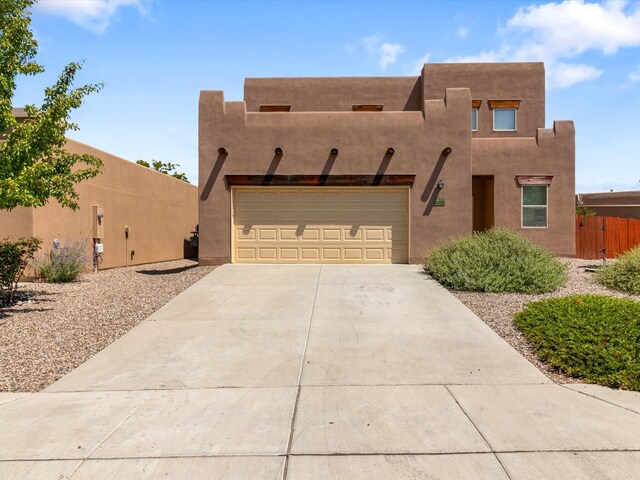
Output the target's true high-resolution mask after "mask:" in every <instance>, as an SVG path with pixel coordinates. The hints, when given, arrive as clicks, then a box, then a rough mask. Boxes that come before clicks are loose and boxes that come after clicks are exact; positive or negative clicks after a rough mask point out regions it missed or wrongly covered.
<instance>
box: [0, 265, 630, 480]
mask: <svg viewBox="0 0 640 480" xmlns="http://www.w3.org/2000/svg"><path fill="white" fill-rule="evenodd" d="M0 478H11V479H21V478H34V479H49V478H50V479H60V478H72V479H74V480H78V479H122V478H145V479H147V478H149V479H151V478H185V479H186V478H189V479H196V480H199V479H234V480H235V479H263V478H264V479H283V478H286V479H289V480H302V479H364V478H366V479H389V478H392V479H415V478H429V479H463V478H473V479H500V478H502V479H508V478H510V479H512V480H516V479H541V478H544V479H563V480H566V479H609V478H610V479H614V478H625V479H634V478H638V479H640V394H636V393H633V392H616V391H612V390H609V389H605V388H602V387H595V386H588V385H572V386H559V385H554V384H553V383H551V382H550V381H549V380H548V379H547V378H546V377H545V376H544V375H542V374H541V373H540V372H539V371H538V370H537V369H536V368H535V367H533V366H532V365H531V364H530V363H528V362H527V361H526V360H525V359H524V358H522V357H521V356H520V355H519V354H518V353H517V352H516V351H515V350H513V349H512V348H511V347H510V346H509V345H507V344H506V343H505V342H504V341H503V340H502V339H501V338H499V337H498V336H497V335H496V334H495V333H494V332H493V331H491V330H490V329H489V328H488V327H487V326H486V325H485V324H484V323H483V322H482V321H480V320H479V319H478V318H477V317H476V316H475V315H473V314H472V313H471V312H470V311H469V310H468V309H467V308H466V307H464V306H463V305H462V304H461V303H460V302H458V300H456V299H455V298H454V297H453V296H452V295H450V294H449V293H448V292H447V291H446V290H445V289H443V288H442V287H440V286H439V285H438V284H437V283H436V282H434V281H433V280H431V279H430V278H429V277H427V276H425V275H423V274H421V273H420V270H419V268H418V267H416V266H411V265H394V266H355V265H336V266H333V265H323V266H319V265H307V266H305V265H291V266H275V265H273V266H270V265H225V266H223V267H220V268H218V269H216V270H214V271H213V272H212V273H211V274H210V275H208V276H207V277H205V278H204V279H203V280H201V281H200V282H198V283H197V284H195V285H194V286H192V287H191V288H189V289H188V290H186V291H185V292H183V293H182V294H181V295H179V296H178V297H176V298H175V299H174V300H173V301H171V302H170V303H169V304H167V305H165V306H164V307H163V308H161V309H160V310H159V311H157V312H156V313H154V314H153V315H152V316H151V317H150V318H149V319H148V320H147V321H146V322H143V323H142V324H140V325H139V326H137V327H136V328H134V329H133V330H131V331H130V332H129V333H128V334H126V335H125V336H124V337H122V338H121V339H120V340H118V341H117V342H115V343H114V344H112V345H111V346H109V347H108V348H106V349H105V350H104V351H102V352H101V353H99V354H98V355H96V356H95V357H93V358H92V359H91V360H89V361H88V362H86V363H85V364H83V365H81V366H80V367H79V368H77V369H76V370H74V371H73V372H71V373H70V374H68V375H67V376H65V377H64V378H62V379H61V380H60V381H58V382H57V383H56V384H54V385H52V386H51V387H49V388H48V389H47V390H46V391H44V392H41V393H38V394H31V395H25V394H0Z"/></svg>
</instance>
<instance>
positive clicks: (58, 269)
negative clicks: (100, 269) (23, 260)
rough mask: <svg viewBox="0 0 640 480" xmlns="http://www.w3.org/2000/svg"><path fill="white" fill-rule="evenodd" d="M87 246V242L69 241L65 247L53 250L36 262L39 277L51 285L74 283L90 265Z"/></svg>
mask: <svg viewBox="0 0 640 480" xmlns="http://www.w3.org/2000/svg"><path fill="white" fill-rule="evenodd" d="M87 245H88V241H87V240H67V242H66V244H65V245H64V246H61V247H59V248H53V249H51V251H50V252H49V254H48V255H44V256H42V257H40V258H38V259H36V260H35V262H34V266H35V269H36V272H37V273H38V276H39V277H41V278H42V279H43V280H44V281H45V282H49V283H64V282H72V281H73V280H75V279H76V278H78V275H80V273H82V272H83V271H84V270H85V269H86V268H87V267H88V265H89V260H90V258H89V253H88V248H87Z"/></svg>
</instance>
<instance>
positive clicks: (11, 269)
mask: <svg viewBox="0 0 640 480" xmlns="http://www.w3.org/2000/svg"><path fill="white" fill-rule="evenodd" d="M41 243H42V240H40V239H39V238H35V237H29V238H19V239H18V240H16V241H10V240H8V239H6V238H5V239H4V240H2V241H1V242H0V307H6V306H10V305H13V301H14V295H15V293H16V290H17V289H18V282H19V281H20V279H21V278H22V275H24V270H25V268H27V265H28V264H29V260H31V259H32V258H33V256H34V255H35V253H36V252H37V251H38V249H39V248H40V244H41Z"/></svg>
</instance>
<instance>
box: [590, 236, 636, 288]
mask: <svg viewBox="0 0 640 480" xmlns="http://www.w3.org/2000/svg"><path fill="white" fill-rule="evenodd" d="M595 278H596V281H598V282H599V283H601V284H602V285H604V286H606V287H609V288H613V289H614V290H620V291H621V292H627V293H633V294H636V295H638V294H640V245H638V246H637V247H636V248H634V249H633V250H629V251H628V252H627V253H625V254H624V255H620V256H619V257H618V258H617V260H616V262H615V263H612V264H610V265H607V266H606V267H601V268H598V269H597V270H596V273H595Z"/></svg>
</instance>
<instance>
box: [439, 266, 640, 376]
mask: <svg viewBox="0 0 640 480" xmlns="http://www.w3.org/2000/svg"><path fill="white" fill-rule="evenodd" d="M563 261H565V262H567V263H568V264H569V280H568V281H567V284H566V285H565V286H564V287H562V288H561V289H560V290H558V291H556V292H553V293H546V294H543V295H521V294H512V293H480V292H456V291H452V292H451V293H453V294H454V295H455V296H456V297H457V298H458V299H459V300H460V301H461V302H462V303H464V304H465V305H466V306H467V307H469V309H471V310H472V311H473V313H475V314H476V315H478V317H480V318H481V319H482V320H483V321H484V322H485V323H486V324H487V325H489V326H490V327H491V328H492V329H493V330H494V331H495V332H496V333H497V334H498V335H500V336H501V337H502V338H504V339H505V340H506V341H507V342H508V343H509V344H510V345H511V346H512V347H513V348H515V349H516V350H517V351H518V352H520V353H521V354H522V355H523V356H524V357H525V358H527V359H528V360H529V361H530V362H531V363H533V364H534V365H535V366H536V367H538V369H540V371H542V372H543V373H544V374H545V375H547V376H548V377H549V378H551V380H553V381H554V382H556V383H578V382H580V380H579V379H574V378H570V377H567V376H565V375H563V374H562V373H560V372H558V371H556V370H553V369H551V368H549V367H548V366H547V365H545V364H544V363H543V362H541V361H540V360H539V359H538V357H537V356H536V354H535V353H534V352H533V350H532V349H531V346H530V345H529V342H527V340H526V339H525V337H524V335H523V334H522V333H521V332H520V331H519V330H518V329H516V327H515V324H514V323H513V316H514V315H515V314H516V313H517V312H519V311H520V310H522V309H523V308H524V306H525V305H526V304H528V303H530V302H534V301H536V300H541V299H543V298H549V297H563V296H565V295H573V294H576V293H596V294H603V295H613V296H616V297H624V298H632V299H634V300H640V296H638V295H627V294H624V293H621V292H617V291H615V290H611V289H609V288H607V287H604V286H602V285H600V284H599V283H596V281H595V280H594V279H593V274H592V273H590V272H588V271H586V270H585V269H586V268H588V267H596V266H600V265H601V264H602V263H601V261H598V260H581V259H578V258H572V259H563Z"/></svg>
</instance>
